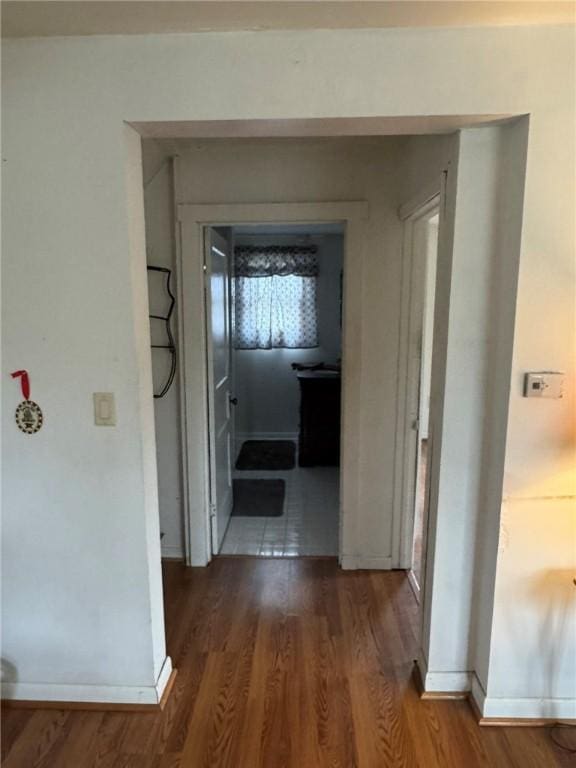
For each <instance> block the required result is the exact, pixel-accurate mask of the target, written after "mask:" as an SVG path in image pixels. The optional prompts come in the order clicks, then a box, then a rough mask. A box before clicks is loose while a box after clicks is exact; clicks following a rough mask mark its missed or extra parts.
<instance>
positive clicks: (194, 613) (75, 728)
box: [2, 558, 572, 768]
mask: <svg viewBox="0 0 576 768" xmlns="http://www.w3.org/2000/svg"><path fill="white" fill-rule="evenodd" d="M164 573H165V579H164V595H165V612H166V626H167V645H168V653H169V654H170V655H171V657H172V660H173V662H174V665H175V666H176V667H177V668H178V676H177V678H176V682H175V685H174V689H173V691H172V694H171V696H170V698H169V700H168V703H167V705H166V707H165V709H164V711H162V712H157V713H142V714H141V713H122V712H108V713H102V712H66V711H59V710H49V711H42V710H18V709H8V710H5V711H4V712H3V713H2V718H3V734H2V735H3V744H2V754H3V766H4V768H567V766H569V765H571V762H570V760H571V759H572V758H571V757H570V756H567V755H566V754H565V753H562V752H561V751H560V750H558V749H557V748H556V747H554V745H553V744H552V742H551V741H550V739H549V734H548V731H547V729H537V728H517V729H514V728H486V727H485V728H480V727H479V726H478V724H477V723H476V721H475V719H474V716H473V714H472V711H471V710H470V708H469V706H468V705H467V703H466V702H464V701H422V700H421V699H420V698H419V696H418V693H417V691H416V689H415V686H414V682H413V680H412V675H411V673H412V664H413V659H414V657H415V654H416V650H417V646H418V643H417V638H418V632H419V618H418V608H417V605H416V602H415V600H414V597H413V595H412V592H411V590H410V587H409V585H408V582H407V579H406V576H405V574H403V573H401V572H376V571H372V572H369V571H355V572H354V571H352V572H351V571H347V572H345V571H341V570H339V569H338V567H337V564H336V562H335V561H332V560H328V559H317V560H316V559H307V558H304V559H295V560H273V559H270V560H263V559H254V558H245V559H242V558H226V559H224V558H223V559H216V560H215V561H214V562H213V563H212V565H211V566H210V567H209V568H206V569H194V568H185V567H184V566H183V565H182V564H181V563H177V562H174V561H170V562H167V563H165V564H164Z"/></svg>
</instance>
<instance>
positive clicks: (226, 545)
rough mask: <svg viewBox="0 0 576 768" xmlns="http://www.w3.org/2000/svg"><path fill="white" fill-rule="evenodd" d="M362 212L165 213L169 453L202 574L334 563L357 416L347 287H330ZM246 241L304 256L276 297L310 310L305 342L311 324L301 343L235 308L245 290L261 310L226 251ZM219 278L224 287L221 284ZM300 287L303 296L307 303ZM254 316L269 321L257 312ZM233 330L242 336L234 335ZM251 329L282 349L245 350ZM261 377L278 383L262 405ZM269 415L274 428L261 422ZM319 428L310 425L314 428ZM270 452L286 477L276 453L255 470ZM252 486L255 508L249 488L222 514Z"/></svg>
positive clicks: (337, 206)
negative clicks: (174, 444) (173, 302)
mask: <svg viewBox="0 0 576 768" xmlns="http://www.w3.org/2000/svg"><path fill="white" fill-rule="evenodd" d="M365 211H366V207H365V204H364V203H290V204H269V205H248V206H245V205H220V206H219V205H214V206H203V205H188V204H181V205H179V206H178V216H179V224H180V242H179V251H180V252H179V257H178V262H179V271H180V275H179V277H180V279H179V283H180V286H181V291H182V308H183V311H182V319H183V324H182V329H181V333H180V334H179V336H180V339H181V355H182V358H183V366H182V369H183V378H184V382H183V386H182V388H181V389H182V392H183V393H184V414H185V418H184V436H183V444H184V447H185V449H186V455H185V461H186V466H185V475H187V485H188V488H192V487H193V488H194V489H195V493H193V494H192V493H190V492H189V493H188V495H187V501H188V516H187V517H188V519H187V525H188V536H189V542H190V550H191V557H190V560H191V562H192V563H193V564H206V562H209V560H210V559H211V558H212V557H213V556H214V555H216V554H224V555H233V554H237V555H256V556H263V557H271V556H272V557H278V556H280V557H297V556H302V555H309V556H313V555H316V556H339V558H340V562H342V549H343V546H344V542H345V541H346V536H347V535H348V536H349V535H350V534H349V531H350V526H348V527H347V526H346V509H347V508H348V509H350V510H354V508H355V505H354V503H353V502H352V501H351V496H352V493H353V492H354V490H355V489H354V486H353V485H352V483H350V482H348V483H346V482H345V478H346V473H347V472H348V473H349V474H350V473H352V472H354V468H355V467H354V465H355V461H354V458H352V459H350V458H347V457H349V456H350V454H351V453H354V447H353V441H352V440H350V439H348V440H347V438H346V436H347V434H348V430H349V429H350V426H349V424H350V421H351V420H353V419H355V418H356V417H357V411H356V410H354V413H353V415H352V414H350V411H352V410H353V405H352V404H353V402H354V394H355V393H354V389H353V388H351V387H349V386H348V377H347V375H346V371H347V366H350V365H354V364H355V357H356V354H357V345H355V344H354V343H353V340H354V333H350V332H349V331H348V330H347V323H346V305H347V301H346V295H347V294H348V292H349V291H350V290H351V289H352V290H354V291H357V290H358V286H357V285H355V281H354V280H352V281H347V280H346V279H345V278H344V274H345V271H346V270H345V257H346V253H347V252H348V249H349V247H350V244H354V245H355V246H356V249H357V252H358V251H360V250H361V243H362V239H363V229H362V226H361V224H362V221H363V215H364V214H365ZM282 238H284V244H283V243H282V242H281V241H282ZM258 240H259V241H260V243H261V244H262V243H263V244H265V245H267V246H268V247H272V248H275V249H278V248H288V247H289V248H291V249H296V250H297V252H299V253H300V252H303V255H305V256H306V257H307V258H308V257H309V256H313V258H311V259H308V261H306V263H305V264H304V274H303V275H294V274H292V275H285V276H286V277H288V278H289V282H290V281H291V282H294V278H295V277H303V279H304V280H305V281H307V284H306V286H304V285H296V284H294V285H291V287H290V290H289V291H288V294H290V295H291V294H293V293H294V292H296V293H297V294H298V295H297V305H298V306H299V307H300V308H302V306H303V305H305V304H308V305H309V306H308V310H307V312H308V311H309V310H310V309H311V308H312V307H315V308H316V310H318V309H321V310H322V311H320V312H317V316H316V329H315V332H314V330H313V329H312V326H313V325H314V323H313V322H312V318H311V317H310V316H309V314H308V315H307V316H306V317H305V323H304V325H305V328H304V329H303V332H304V338H303V339H300V340H299V339H298V338H295V337H294V334H296V336H297V335H298V331H297V329H295V328H294V326H293V325H292V326H290V327H282V328H278V327H273V328H272V329H271V330H270V329H268V331H265V329H262V328H256V329H255V328H254V323H253V322H252V321H248V320H247V319H246V318H245V317H242V316H241V313H239V311H236V310H237V305H238V303H239V302H240V298H241V297H239V295H238V291H239V290H242V291H247V292H248V293H246V292H245V293H244V294H243V298H242V301H244V302H245V299H246V295H249V294H250V291H251V290H253V289H254V290H255V289H256V288H257V289H258V290H259V291H261V295H260V296H259V299H258V302H257V305H256V306H257V308H259V309H260V310H262V306H263V305H264V303H265V301H267V300H269V296H268V297H266V295H265V294H266V290H268V289H265V288H263V287H262V286H254V285H249V286H247V285H241V284H240V283H241V279H242V280H244V281H245V280H248V279H249V275H246V274H241V273H240V271H239V269H238V259H237V258H236V251H237V250H238V249H246V248H250V247H251V246H250V241H252V247H253V245H254V243H255V242H256V241H258ZM321 243H322V244H323V245H322V247H321V246H320V244H321ZM328 245H330V247H328ZM226 259H227V262H228V266H227V267H225V268H224V267H222V264H223V262H224V261H225V260H226ZM226 270H227V275H228V288H226V287H225V286H224V282H223V277H222V275H223V273H224V271H226ZM308 270H311V272H310V273H308ZM321 275H323V276H324V277H325V278H326V280H324V279H323V278H322V277H321ZM264 277H266V276H265V275H261V276H260V278H259V279H264ZM270 277H273V276H270ZM312 278H313V282H314V284H315V285H314V290H313V291H312V293H315V299H314V300H310V291H311V285H310V282H309V281H310V279H312ZM296 282H297V281H296ZM350 282H351V283H352V286H351V285H350ZM199 286H204V288H203V289H202V290H199ZM270 287H271V286H268V288H270ZM278 289H279V286H275V287H274V291H277V290H278ZM298 291H299V292H300V293H298ZM233 309H234V311H233ZM274 313H276V314H279V315H281V316H282V317H283V318H284V322H285V315H286V307H285V306H282V307H280V309H278V307H276V308H275V309H274V312H273V313H272V314H274ZM264 314H265V315H266V320H267V322H270V317H271V312H270V306H269V305H267V309H266V312H264ZM239 320H241V321H242V322H243V324H244V326H243V328H242V329H240V328H236V325H237V323H238V321H239ZM251 323H252V324H251ZM328 326H330V327H331V328H332V332H328V331H327V328H328ZM265 332H266V333H268V335H270V333H272V335H276V336H278V337H279V338H280V340H282V341H283V342H284V345H282V344H280V345H270V344H268V343H263V344H262V345H261V346H263V347H265V348H264V349H259V348H258V345H256V346H254V344H253V343H252V342H253V339H250V338H249V337H250V334H252V335H253V334H254V333H256V338H257V340H258V339H260V336H262V334H265ZM314 333H315V334H316V337H317V338H314ZM241 334H242V335H243V340H241V339H240V335H241ZM246 338H248V342H249V343H245V341H246ZM243 347H244V348H243ZM251 347H252V348H251ZM266 347H270V348H266ZM275 369H278V370H277V371H276V373H277V374H279V373H281V377H280V379H279V380H278V381H277V386H278V387H279V389H278V390H277V391H278V392H281V391H284V393H285V394H284V395H282V394H280V395H278V394H277V395H275V396H269V393H268V391H267V379H270V375H272V374H274V372H275ZM276 378H277V379H278V376H276ZM275 386H276V385H275ZM270 387H271V384H270V381H268V388H270ZM283 388H284V389H283ZM310 390H313V391H310ZM310 403H311V405H310ZM341 403H342V407H341ZM347 404H348V406H347ZM271 411H275V414H274V413H272V414H271ZM271 415H272V416H274V418H275V419H276V421H274V422H269V421H268V422H266V419H269V417H270V416H271ZM351 416H352V419H351ZM271 423H272V426H270V424H271ZM266 424H268V425H269V426H268V427H266ZM274 425H275V426H274ZM319 425H323V427H322V428H321V429H320V430H319V429H318V427H319ZM341 434H342V439H341V440H340V435H341ZM249 443H252V444H253V443H260V446H258V445H256V446H254V445H247V444H249ZM280 443H281V444H286V443H288V444H290V443H291V444H292V446H293V449H292V451H290V450H289V451H288V453H289V454H290V453H291V458H292V461H293V464H292V468H290V467H288V466H283V465H282V464H280V465H278V464H275V463H274V462H275V461H277V458H278V457H276V458H274V457H272V459H271V460H272V465H271V466H268V467H266V466H264V467H263V466H262V464H258V462H259V461H260V462H261V461H262V456H264V458H265V460H267V461H269V460H270V457H268V458H267V459H266V454H267V453H269V452H270V449H276V448H278V447H279V446H278V444H280ZM262 444H263V445H262ZM280 447H281V448H282V447H284V448H285V447H286V446H285V445H284V446H280ZM245 448H250V449H254V448H256V449H257V450H256V458H254V455H253V456H252V458H251V459H250V460H251V461H256V462H257V463H256V466H254V465H250V463H249V461H248V463H246V461H245V459H246V456H243V455H242V454H243V452H244V453H245V451H244V449H245ZM258 451H259V452H260V455H258ZM355 453H356V455H357V451H356V452H355ZM281 458H282V457H281ZM288 458H289V459H290V455H289V456H288ZM285 459H286V456H284V457H283V460H285ZM203 469H204V471H202V470H203ZM238 481H245V482H243V483H239V482H238ZM262 481H266V482H265V483H262ZM272 481H274V482H272ZM254 484H256V485H260V486H261V488H260V489H257V490H260V491H262V486H264V488H263V498H262V494H261V495H260V496H259V497H258V498H256V497H255V496H254V495H252V496H250V493H254V492H255V491H254V488H248V491H249V495H248V502H247V503H246V495H245V494H243V495H244V513H242V512H241V513H240V514H235V513H234V507H235V501H236V502H237V501H238V495H239V493H238V488H235V486H238V485H244V486H246V485H254ZM266 486H267V487H266ZM271 486H274V487H271ZM278 486H282V487H281V488H280V489H279V488H278ZM199 490H200V491H201V492H200V493H198V491H199ZM235 490H236V494H235ZM240 490H241V491H242V490H245V489H240ZM278 493H279V494H280V496H281V499H280V502H279V501H278ZM235 496H236V498H235ZM270 497H272V498H270ZM347 499H348V502H347ZM262 504H264V505H266V504H268V505H269V504H271V505H272V511H271V512H270V511H269V507H265V508H264V511H263V512H261V513H260V514H259V513H258V509H257V510H256V514H252V512H253V511H254V508H258V507H261V506H262ZM246 506H248V508H249V512H250V514H248V515H247V514H245V510H246ZM201 526H202V527H201ZM201 530H204V536H203V537H202V539H201V537H200V536H199V535H198V534H199V531H201ZM202 540H203V542H204V554H203V556H202V555H201V554H200V546H199V542H201V541H202ZM193 547H196V552H195V551H194V549H193ZM204 558H205V559H204ZM199 561H200V562H199Z"/></svg>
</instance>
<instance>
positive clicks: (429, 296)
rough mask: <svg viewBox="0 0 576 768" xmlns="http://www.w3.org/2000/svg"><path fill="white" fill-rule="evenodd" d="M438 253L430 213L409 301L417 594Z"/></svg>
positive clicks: (417, 240) (419, 225) (418, 243)
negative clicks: (414, 375) (414, 377)
mask: <svg viewBox="0 0 576 768" xmlns="http://www.w3.org/2000/svg"><path fill="white" fill-rule="evenodd" d="M437 253H438V214H437V213H435V211H432V212H431V213H430V214H429V215H428V216H426V217H424V218H422V219H420V220H419V221H418V222H416V224H415V226H414V250H413V265H412V270H413V272H412V277H413V282H412V286H413V287H412V297H413V301H414V312H413V326H414V329H415V331H414V332H415V334H416V336H417V344H415V345H414V350H415V354H416V360H415V361H414V365H413V369H414V370H415V371H418V382H419V383H418V396H417V401H416V408H417V413H416V418H415V419H414V429H415V432H416V435H415V437H416V441H415V442H416V446H415V447H416V457H415V459H416V471H415V483H414V531H413V540H412V572H411V576H412V584H413V586H415V588H416V591H417V593H419V591H420V588H421V586H422V577H423V571H424V567H425V555H426V545H427V528H428V493H429V472H428V469H429V466H430V443H429V423H428V422H429V415H430V385H431V374H432V342H433V330H434V298H435V287H436V262H437Z"/></svg>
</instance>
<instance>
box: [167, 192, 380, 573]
mask: <svg viewBox="0 0 576 768" xmlns="http://www.w3.org/2000/svg"><path fill="white" fill-rule="evenodd" d="M368 210H369V208H368V203H367V202H365V201H350V202H340V203H329V202H314V203H312V202H303V203H302V202H301V203H248V204H216V205H211V204H188V203H180V204H178V206H177V238H176V240H177V244H178V246H177V256H176V261H177V263H176V268H177V274H178V297H179V302H180V307H181V312H180V318H181V322H180V325H179V331H180V332H179V334H178V352H179V356H180V360H181V361H182V364H181V391H182V393H183V394H182V400H181V402H182V425H183V428H182V447H183V457H184V459H183V464H184V466H183V471H184V484H183V485H184V496H185V499H184V521H185V529H186V533H185V544H186V562H187V564H188V565H191V566H205V565H207V564H208V563H209V562H210V560H211V558H212V553H211V546H210V525H209V515H210V506H209V499H210V497H209V489H208V472H209V464H208V435H209V431H208V429H209V427H208V424H209V422H208V402H207V391H208V389H207V388H208V381H207V369H206V360H207V356H206V352H207V341H206V319H205V318H206V316H205V295H204V290H203V286H204V275H203V263H204V251H203V231H204V227H205V226H234V225H235V224H262V223H274V224H322V223H333V222H342V223H343V224H345V238H344V275H345V278H344V297H343V299H344V300H343V322H342V419H341V449H340V450H341V458H340V461H341V464H340V466H341V472H340V523H339V525H340V536H339V561H340V562H341V563H343V562H346V560H345V558H346V555H347V554H348V555H349V554H353V553H354V552H355V542H356V530H355V514H354V512H355V510H356V509H358V485H359V483H358V480H359V466H358V457H359V454H360V451H359V439H360V424H359V421H360V412H361V408H360V403H361V391H360V368H361V365H360V363H361V325H360V319H361V318H360V312H361V305H362V302H361V295H362V261H363V259H362V253H363V250H364V239H365V233H364V229H365V227H364V221H365V220H366V219H367V218H368ZM351 253H353V254H354V269H347V265H348V257H349V254H351ZM184 299H185V300H184Z"/></svg>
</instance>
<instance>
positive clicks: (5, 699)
mask: <svg viewBox="0 0 576 768" xmlns="http://www.w3.org/2000/svg"><path fill="white" fill-rule="evenodd" d="M176 673H177V670H175V669H173V668H172V661H171V659H170V657H169V656H167V657H166V659H165V660H164V664H163V665H162V669H161V670H160V674H159V675H158V680H157V681H156V685H151V686H116V685H60V684H58V685H52V684H50V683H9V682H8V683H3V684H2V706H3V707H5V708H14V709H76V710H98V711H120V712H156V711H159V710H162V709H164V707H165V705H166V702H167V701H168V698H169V696H170V693H171V691H172V688H173V686H174V680H175V678H176Z"/></svg>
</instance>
